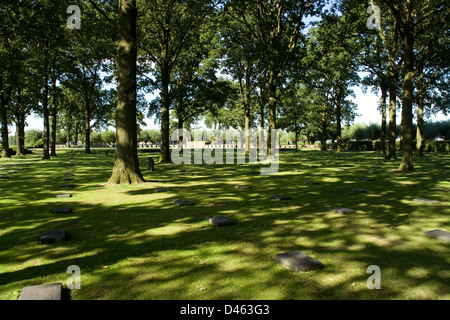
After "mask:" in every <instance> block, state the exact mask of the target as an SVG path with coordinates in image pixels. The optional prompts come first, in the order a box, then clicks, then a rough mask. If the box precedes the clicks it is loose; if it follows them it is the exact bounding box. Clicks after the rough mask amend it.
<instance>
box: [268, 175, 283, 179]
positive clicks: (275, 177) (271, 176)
mask: <svg viewBox="0 0 450 320" xmlns="http://www.w3.org/2000/svg"><path fill="white" fill-rule="evenodd" d="M268 177H269V178H271V179H281V178H284V177H283V176H276V175H269V176H268Z"/></svg>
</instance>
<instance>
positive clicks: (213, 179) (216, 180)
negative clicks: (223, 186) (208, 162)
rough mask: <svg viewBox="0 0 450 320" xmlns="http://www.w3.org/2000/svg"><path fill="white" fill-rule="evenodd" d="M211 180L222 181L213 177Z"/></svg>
mask: <svg viewBox="0 0 450 320" xmlns="http://www.w3.org/2000/svg"><path fill="white" fill-rule="evenodd" d="M211 181H222V179H220V178H212V179H211Z"/></svg>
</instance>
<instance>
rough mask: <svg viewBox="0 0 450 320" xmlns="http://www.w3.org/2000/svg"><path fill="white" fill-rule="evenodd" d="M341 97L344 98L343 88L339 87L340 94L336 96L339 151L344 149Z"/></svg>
mask: <svg viewBox="0 0 450 320" xmlns="http://www.w3.org/2000/svg"><path fill="white" fill-rule="evenodd" d="M341 99H342V89H341V87H339V89H338V94H337V97H336V141H337V150H336V151H338V152H341V151H342V130H341Z"/></svg>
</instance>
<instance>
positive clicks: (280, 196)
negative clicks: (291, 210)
mask: <svg viewBox="0 0 450 320" xmlns="http://www.w3.org/2000/svg"><path fill="white" fill-rule="evenodd" d="M271 198H272V199H275V200H279V201H281V200H291V199H292V198H291V197H288V196H283V195H280V194H279V195H275V196H271Z"/></svg>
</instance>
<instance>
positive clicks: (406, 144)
mask: <svg viewBox="0 0 450 320" xmlns="http://www.w3.org/2000/svg"><path fill="white" fill-rule="evenodd" d="M407 16H408V17H409V18H408V19H411V13H409V14H408V15H407ZM407 25H409V23H407ZM403 31H404V39H403V41H404V55H403V60H404V66H403V68H404V69H403V98H402V144H401V145H402V161H401V164H400V168H399V170H402V171H412V170H414V166H413V127H412V103H413V91H414V84H413V81H414V75H415V70H414V52H413V50H414V35H413V33H412V32H414V30H409V29H407V30H403Z"/></svg>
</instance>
